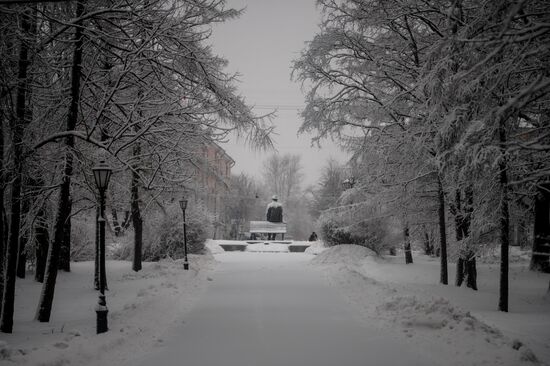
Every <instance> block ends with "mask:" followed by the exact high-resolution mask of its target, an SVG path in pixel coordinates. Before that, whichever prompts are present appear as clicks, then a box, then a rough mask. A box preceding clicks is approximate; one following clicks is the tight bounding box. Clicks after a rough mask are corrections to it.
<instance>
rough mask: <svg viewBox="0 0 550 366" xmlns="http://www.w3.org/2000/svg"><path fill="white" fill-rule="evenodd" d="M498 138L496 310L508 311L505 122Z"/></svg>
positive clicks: (501, 122) (501, 124)
mask: <svg viewBox="0 0 550 366" xmlns="http://www.w3.org/2000/svg"><path fill="white" fill-rule="evenodd" d="M498 137H499V143H500V152H501V156H500V160H499V162H498V167H499V170H500V174H499V183H500V189H501V197H500V220H499V226H500V286H499V299H498V310H500V311H505V312H507V311H508V265H509V264H508V250H509V249H508V248H509V245H510V242H509V240H510V238H509V235H510V234H509V232H510V215H509V212H508V201H509V199H508V162H507V158H506V126H505V121H504V120H503V119H502V118H501V119H500V120H499V128H498Z"/></svg>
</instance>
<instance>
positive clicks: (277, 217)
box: [266, 195, 283, 240]
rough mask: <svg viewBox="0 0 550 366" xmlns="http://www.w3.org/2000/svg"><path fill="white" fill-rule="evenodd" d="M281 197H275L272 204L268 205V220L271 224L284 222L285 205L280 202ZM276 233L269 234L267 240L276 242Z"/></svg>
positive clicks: (272, 198)
mask: <svg viewBox="0 0 550 366" xmlns="http://www.w3.org/2000/svg"><path fill="white" fill-rule="evenodd" d="M278 201H279V197H277V195H274V196H273V197H271V202H270V203H269V204H268V205H267V212H266V219H267V221H269V222H283V205H281V204H280V203H279V202H278ZM275 235H277V234H276V233H267V240H275Z"/></svg>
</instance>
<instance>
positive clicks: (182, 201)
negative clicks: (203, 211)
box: [180, 197, 187, 211]
mask: <svg viewBox="0 0 550 366" xmlns="http://www.w3.org/2000/svg"><path fill="white" fill-rule="evenodd" d="M180 207H181V209H182V210H183V211H185V209H186V208H187V200H186V199H185V197H184V198H182V199H181V200H180Z"/></svg>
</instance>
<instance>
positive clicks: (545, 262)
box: [529, 183, 550, 273]
mask: <svg viewBox="0 0 550 366" xmlns="http://www.w3.org/2000/svg"><path fill="white" fill-rule="evenodd" d="M537 190H538V192H537V196H536V197H535V228H534V235H533V253H532V256H531V264H530V266H529V267H530V269H531V270H533V271H539V272H545V273H550V183H544V184H542V185H541V186H540V187H538V189H537Z"/></svg>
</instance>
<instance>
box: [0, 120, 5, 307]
mask: <svg viewBox="0 0 550 366" xmlns="http://www.w3.org/2000/svg"><path fill="white" fill-rule="evenodd" d="M3 116H4V114H3V113H2V112H0V315H1V314H2V302H3V301H2V298H3V295H4V261H5V259H6V245H5V244H6V241H5V240H4V237H5V234H6V233H5V232H4V225H5V221H4V182H5V176H4V120H3Z"/></svg>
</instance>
